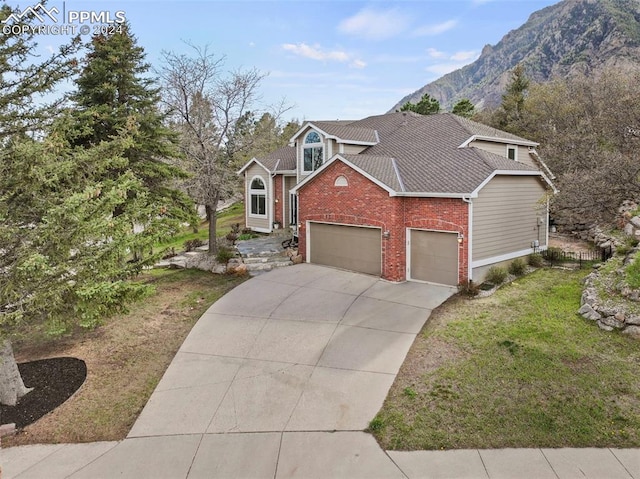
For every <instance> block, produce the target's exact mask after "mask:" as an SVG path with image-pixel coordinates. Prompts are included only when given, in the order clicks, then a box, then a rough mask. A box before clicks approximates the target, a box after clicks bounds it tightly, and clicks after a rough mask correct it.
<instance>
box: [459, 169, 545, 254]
mask: <svg viewBox="0 0 640 479" xmlns="http://www.w3.org/2000/svg"><path fill="white" fill-rule="evenodd" d="M544 194H545V188H544V187H543V186H542V184H541V183H540V179H539V177H537V176H533V177H532V176H496V177H494V178H493V179H492V180H491V181H490V182H489V183H488V184H487V185H486V186H485V187H484V188H482V190H480V192H479V194H478V198H474V199H473V225H472V226H473V230H472V231H473V246H472V248H473V251H472V260H473V261H478V260H481V259H485V258H492V257H496V256H501V255H505V254H509V253H514V252H516V251H523V250H526V249H529V248H531V243H532V242H533V241H534V240H538V241H539V242H540V246H545V245H546V237H547V235H546V228H547V213H546V202H544V201H543V196H544ZM539 218H541V219H542V220H543V223H542V224H539V222H538V219H539Z"/></svg>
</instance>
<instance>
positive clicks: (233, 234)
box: [225, 231, 238, 244]
mask: <svg viewBox="0 0 640 479" xmlns="http://www.w3.org/2000/svg"><path fill="white" fill-rule="evenodd" d="M225 238H227V241H228V242H229V243H231V244H234V243H235V242H236V240H237V239H238V233H237V232H233V231H231V232H229V233H227V236H225Z"/></svg>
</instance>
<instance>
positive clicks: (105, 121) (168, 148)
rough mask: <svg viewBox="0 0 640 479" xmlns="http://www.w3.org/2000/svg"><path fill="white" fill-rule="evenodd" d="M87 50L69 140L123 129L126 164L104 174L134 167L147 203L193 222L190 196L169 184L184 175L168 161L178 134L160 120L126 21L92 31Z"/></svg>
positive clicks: (105, 136)
mask: <svg viewBox="0 0 640 479" xmlns="http://www.w3.org/2000/svg"><path fill="white" fill-rule="evenodd" d="M89 49H90V51H89V53H88V54H87V56H86V59H85V61H84V64H83V65H82V71H81V73H80V76H79V78H78V79H77V80H76V85H77V92H76V94H75V95H73V97H72V100H73V101H74V103H75V104H76V105H77V111H76V113H74V116H75V118H76V121H77V123H78V129H77V130H78V132H79V133H74V134H73V138H72V139H71V140H72V145H73V146H83V147H88V146H95V145H98V144H99V143H100V142H102V141H109V140H110V139H112V138H114V137H117V136H118V135H119V134H121V133H123V132H126V134H127V135H129V136H130V137H131V140H132V145H131V147H130V148H128V149H127V151H126V152H125V154H124V157H125V158H126V160H127V161H126V164H124V165H122V167H120V168H116V169H113V170H110V171H109V172H108V174H109V175H111V176H114V175H115V176H117V175H120V174H123V173H124V172H126V171H131V172H133V174H134V175H135V176H136V177H137V178H139V179H140V180H141V181H142V184H143V185H144V186H145V187H146V188H147V191H146V194H147V195H148V201H149V202H157V203H158V204H159V206H160V205H163V207H164V208H166V209H167V210H170V212H171V215H172V216H174V217H177V216H179V217H181V218H182V219H183V220H185V221H186V220H191V221H195V219H194V218H193V215H192V213H193V211H194V209H193V203H192V201H191V200H189V199H188V198H187V197H186V195H184V194H182V193H180V192H179V191H178V190H177V189H174V188H173V187H172V181H173V180H175V179H177V178H182V177H184V176H185V173H184V172H183V171H182V170H181V169H179V168H178V167H176V166H175V165H174V164H172V162H171V161H170V160H172V159H174V158H176V157H178V156H179V155H180V153H179V150H178V148H177V137H176V135H175V133H174V132H172V131H171V130H170V129H169V128H167V127H166V126H165V124H164V115H163V114H162V113H161V112H160V110H159V108H158V104H159V99H160V96H159V92H160V89H159V88H158V87H156V86H155V85H154V80H153V79H152V78H150V77H149V76H148V75H147V74H148V72H149V70H150V65H149V64H148V63H145V60H144V50H143V48H142V47H140V46H138V45H137V42H136V39H135V37H134V36H133V35H132V33H131V31H130V26H129V25H128V24H123V25H121V26H120V29H119V31H116V32H114V33H112V34H110V35H105V34H101V35H95V36H94V37H93V38H92V40H91V44H90V46H89ZM125 206H126V205H122V206H121V207H120V209H121V208H122V207H125ZM120 209H119V211H117V212H116V214H119V213H120V212H121V211H120Z"/></svg>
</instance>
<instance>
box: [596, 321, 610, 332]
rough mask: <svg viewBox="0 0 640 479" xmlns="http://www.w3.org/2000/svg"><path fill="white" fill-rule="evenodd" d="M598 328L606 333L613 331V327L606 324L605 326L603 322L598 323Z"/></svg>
mask: <svg viewBox="0 0 640 479" xmlns="http://www.w3.org/2000/svg"><path fill="white" fill-rule="evenodd" d="M598 327H599V328H600V329H603V330H605V331H613V327H612V326H607V325H606V324H604V323H603V322H602V321H598Z"/></svg>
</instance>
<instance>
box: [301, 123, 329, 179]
mask: <svg viewBox="0 0 640 479" xmlns="http://www.w3.org/2000/svg"><path fill="white" fill-rule="evenodd" d="M302 158H303V159H302V170H303V171H304V172H305V173H311V172H313V171H316V170H317V169H318V168H320V167H321V166H322V163H323V161H324V157H323V149H322V138H320V135H319V134H318V133H317V132H315V131H313V130H312V131H310V132H309V133H307V136H305V137H304V149H303V155H302Z"/></svg>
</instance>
